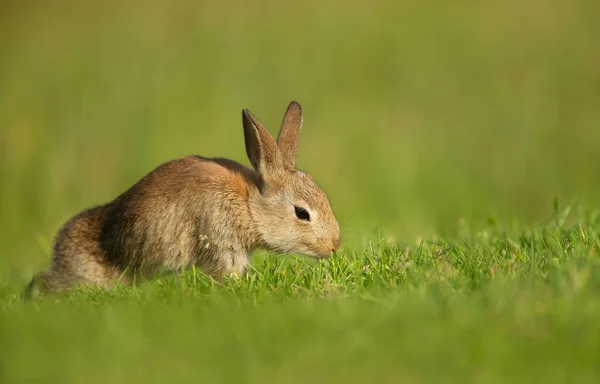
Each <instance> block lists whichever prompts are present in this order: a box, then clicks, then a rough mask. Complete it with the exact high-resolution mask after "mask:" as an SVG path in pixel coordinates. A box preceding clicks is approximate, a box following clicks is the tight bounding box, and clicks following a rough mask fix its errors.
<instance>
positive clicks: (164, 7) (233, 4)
mask: <svg viewBox="0 0 600 384" xmlns="http://www.w3.org/2000/svg"><path fill="white" fill-rule="evenodd" d="M598 15H600V3H599V2H598V1H596V0H574V1H573V0H544V1H542V0H530V1H526V2H524V1H517V0H508V1H503V2H493V1H474V0H471V1H465V0H461V1H454V2H445V1H433V0H425V1H419V2H410V1H373V2H364V1H361V2H359V1H341V0H333V1H315V0H308V1H303V2H284V1H263V0H260V1H255V2H244V1H231V0H224V1H218V2H212V1H197V2H184V1H182V2H168V1H153V2H142V1H103V2H92V1H80V2H75V1H52V2H46V1H29V2H19V1H14V0H13V1H3V2H2V4H1V5H0V159H1V160H0V172H1V173H0V175H1V183H0V217H1V222H0V280H3V281H4V283H7V282H8V283H9V284H13V283H14V284H22V283H24V282H25V280H27V279H29V278H30V277H31V275H32V274H33V273H34V272H36V271H38V270H39V269H40V268H42V267H43V266H45V265H46V264H47V263H48V262H49V257H50V247H51V244H52V238H53V236H54V234H55V232H56V231H57V229H58V228H59V226H60V225H61V224H62V223H63V222H64V221H65V220H67V219H68V218H69V217H71V216H72V215H73V214H75V213H76V212H77V211H79V210H81V209H83V208H86V207H88V206H91V205H95V204H100V203H103V202H106V201H109V200H111V199H113V198H114V197H116V195H118V194H119V193H121V192H122V191H124V190H125V189H126V188H128V187H129V186H130V185H132V184H133V183H134V182H136V181H137V180H138V179H139V178H141V177H142V176H144V175H145V174H146V173H148V172H149V171H151V170H152V169H153V168H154V167H156V166H157V165H159V164H160V163H161V162H164V161H166V160H169V159H171V158H175V157H180V156H185V155H189V154H201V155H204V156H226V157H230V158H232V159H235V160H238V161H241V162H242V163H244V164H249V162H248V161H247V159H246V155H245V150H244V142H243V134H242V127H241V112H240V111H241V109H242V108H244V107H247V108H249V109H250V110H251V111H253V112H254V113H255V114H256V115H257V116H258V117H259V118H260V119H261V120H262V121H263V122H264V123H265V125H266V126H267V127H268V128H269V129H270V130H271V132H272V133H273V134H276V132H277V129H278V126H279V123H280V121H281V118H282V116H283V112H284V110H285V108H286V106H287V104H288V103H289V101H291V100H297V101H299V102H301V103H302V105H303V107H304V130H303V132H302V137H301V142H300V149H299V154H298V160H297V163H298V166H299V168H301V169H304V170H306V171H308V172H309V173H311V174H312V175H313V176H314V177H315V179H316V180H317V182H318V183H319V184H321V185H322V186H323V187H324V189H325V190H326V191H327V193H328V194H329V196H330V199H331V201H332V203H333V206H334V209H335V211H336V213H337V215H338V218H339V221H340V224H341V226H342V228H343V230H344V241H345V244H346V245H347V246H353V245H359V244H361V243H362V242H363V241H364V239H366V238H369V237H372V236H377V235H379V234H380V233H381V234H384V235H385V236H394V237H396V239H398V240H399V241H406V242H411V243H414V241H415V238H416V237H418V236H430V235H431V234H433V233H437V234H441V235H448V234H451V233H453V231H455V230H456V228H457V225H458V224H457V223H459V222H460V221H461V220H462V219H464V220H467V221H469V222H471V223H478V222H485V221H486V220H487V219H488V217H490V216H492V217H497V218H499V219H513V218H518V219H519V220H521V221H535V220H545V219H546V218H548V217H550V216H551V215H552V212H553V211H552V206H553V201H554V199H555V198H558V200H559V201H561V202H570V201H571V199H575V198H576V199H579V201H580V202H582V203H583V204H586V205H588V206H594V204H597V203H598V201H599V200H600V199H599V197H600V177H599V176H600V175H599V171H598V165H599V164H600V65H599V63H600V49H598V48H599V45H598V43H599V41H600V24H599V23H598ZM461 218H462V219H461Z"/></svg>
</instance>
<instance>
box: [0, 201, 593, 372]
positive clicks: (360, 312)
mask: <svg viewBox="0 0 600 384" xmlns="http://www.w3.org/2000/svg"><path fill="white" fill-rule="evenodd" d="M567 213H568V212H567V211H565V212H561V214H559V215H557V217H556V218H555V219H554V220H552V221H551V222H550V223H547V224H546V225H539V226H532V227H514V226H510V227H504V226H503V225H501V224H494V225H490V226H489V227H487V228H485V229H483V230H481V231H480V232H473V233H471V232H470V231H469V228H468V226H467V227H465V228H463V229H462V231H461V234H460V235H459V236H457V237H455V238H453V239H450V240H443V239H437V240H435V241H431V240H423V241H421V242H420V243H419V244H411V245H408V246H405V245H399V244H391V243H390V241H389V240H388V241H385V240H383V239H382V241H381V242H379V243H376V244H369V245H368V246H367V247H366V248H365V249H361V250H359V249H357V250H355V251H353V250H347V249H346V250H344V251H342V252H341V253H340V254H339V255H336V256H335V257H333V258H331V259H329V260H326V261H321V262H315V261H311V260H307V259H304V258H299V259H292V258H276V257H264V256H263V257H261V256H259V257H258V258H257V260H255V264H254V266H255V267H254V269H253V270H252V271H251V272H250V273H248V275H246V276H245V277H244V278H241V279H231V280H228V281H226V282H224V283H222V284H219V283H216V282H214V281H213V280H211V279H210V278H208V277H206V276H204V275H202V274H201V273H198V271H186V272H185V273H183V274H182V275H181V276H166V277H161V278H158V279H157V280H155V281H150V282H140V283H139V284H138V285H136V286H134V287H115V289H114V290H112V291H108V292H107V291H90V290H81V291H78V292H75V293H73V294H70V295H67V296H63V297H59V298H42V299H39V300H37V301H36V302H32V303H28V304H23V303H21V302H20V301H19V298H18V295H16V296H15V295H14V294H13V293H11V292H10V291H8V290H3V291H2V296H1V297H2V300H1V301H0V313H2V315H1V316H2V323H1V327H0V361H1V362H2V364H3V366H2V368H3V377H2V378H3V379H4V380H5V381H6V382H24V381H27V380H31V379H43V380H44V381H46V382H47V381H56V382H77V381H80V380H82V378H83V377H86V381H90V382H107V381H109V382H131V381H135V382H137V381H150V382H164V381H166V380H176V381H186V382H187V381H201V382H216V381H219V382H220V381H231V382H277V383H279V382H297V383H301V382H307V381H308V380H317V381H319V382H347V381H350V382H359V381H360V382H364V381H377V382H423V381H426V382H439V381H445V380H448V381H453V382H468V381H478V382H507V381H508V382H530V381H532V380H542V381H544V382H594V381H595V380H597V379H598V376H599V375H600V372H599V371H600V369H599V368H598V364H597V362H598V361H599V359H600V350H599V349H598V345H599V343H600V326H599V325H598V324H599V323H598V320H599V318H600V278H599V276H600V259H599V258H598V253H599V252H600V215H599V214H598V212H591V213H590V212H585V211H581V212H578V213H577V214H574V215H572V216H571V217H568V216H567Z"/></svg>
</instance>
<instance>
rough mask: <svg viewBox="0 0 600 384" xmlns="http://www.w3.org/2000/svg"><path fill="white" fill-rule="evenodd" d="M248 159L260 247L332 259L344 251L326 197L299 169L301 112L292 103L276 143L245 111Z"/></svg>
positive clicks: (253, 211) (254, 219)
mask: <svg viewBox="0 0 600 384" xmlns="http://www.w3.org/2000/svg"><path fill="white" fill-rule="evenodd" d="M242 120H243V126H244V137H245V142H246V152H247V154H248V158H249V159H250V162H251V163H252V166H253V167H254V170H255V171H256V175H257V180H258V193H255V194H253V195H251V196H250V200H249V207H250V213H251V215H252V219H253V221H254V224H255V228H256V230H257V232H258V234H259V236H260V238H261V242H262V246H263V247H265V248H267V249H269V250H271V251H274V252H281V253H299V254H304V255H307V256H312V257H316V258H326V257H329V256H330V255H331V254H332V253H333V252H335V251H336V250H338V249H339V247H340V242H341V240H340V229H339V225H338V223H337V220H336V218H335V215H334V213H333V210H332V208H331V204H330V203H329V200H328V198H327V195H326V194H325V192H323V190H322V189H321V188H319V186H318V185H317V184H316V183H315V182H314V181H313V179H312V178H311V177H310V176H309V175H308V174H306V173H304V172H302V171H299V170H297V169H296V165H295V163H296V161H295V157H296V150H297V148H298V139H299V135H300V129H301V127H302V108H301V106H300V104H298V103H296V102H292V103H290V105H289V107H288V109H287V111H286V114H285V116H284V118H283V122H282V124H281V129H280V131H279V136H278V137H277V141H275V140H274V138H273V136H271V134H270V133H269V132H268V131H267V130H266V129H265V127H264V126H263V125H262V124H261V122H260V121H259V120H258V119H257V118H256V117H255V116H254V115H253V114H252V113H250V111H248V110H246V109H244V110H243V111H242Z"/></svg>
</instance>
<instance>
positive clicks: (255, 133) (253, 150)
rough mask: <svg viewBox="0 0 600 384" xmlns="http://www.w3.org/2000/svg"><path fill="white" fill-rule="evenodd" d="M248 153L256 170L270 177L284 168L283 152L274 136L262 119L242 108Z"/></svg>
mask: <svg viewBox="0 0 600 384" xmlns="http://www.w3.org/2000/svg"><path fill="white" fill-rule="evenodd" d="M242 121H243V124H244V138H245V141H246V153H247V154H248V159H250V162H251V163H252V166H253V167H254V169H255V170H256V172H257V173H258V174H259V175H261V177H263V178H268V177H269V175H270V174H273V173H275V172H277V171H279V170H281V169H282V168H283V165H282V161H281V153H280V152H279V149H278V148H277V144H276V143H275V140H274V139H273V136H271V134H270V133H269V131H267V130H266V129H265V127H264V126H263V125H262V124H261V122H260V121H258V119H257V118H256V117H255V116H254V115H253V114H252V113H251V112H250V111H249V110H247V109H243V110H242Z"/></svg>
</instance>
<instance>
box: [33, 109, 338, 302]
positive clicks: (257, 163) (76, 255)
mask: <svg viewBox="0 0 600 384" xmlns="http://www.w3.org/2000/svg"><path fill="white" fill-rule="evenodd" d="M242 122H243V127H244V137H245V142H246V153H247V154H248V158H249V159H250V162H251V163H252V166H253V167H254V170H251V169H249V168H246V167H245V166H243V165H241V164H239V163H237V162H235V161H233V160H228V159H223V158H204V157H200V156H189V157H184V158H180V159H176V160H172V161H169V162H166V163H164V164H162V165H160V166H158V167H157V168H156V169H154V170H153V171H152V172H150V173H149V174H148V175H146V176H145V177H144V178H142V179H141V180H140V181H139V182H137V183H136V184H135V185H133V186H132V187H131V188H130V189H129V190H127V191H125V192H124V193H123V194H121V195H120V196H118V197H117V198H116V199H115V200H113V201H112V202H110V203H108V204H106V205H102V206H98V207H95V208H91V209H88V210H85V211H83V212H81V213H79V214H78V215H76V216H75V217H73V218H72V219H70V220H69V221H68V222H67V223H66V224H65V225H64V226H63V227H62V229H61V230H60V231H59V233H58V235H57V237H56V240H55V244H54V250H53V261H52V265H51V268H50V270H49V271H47V272H45V273H42V274H40V275H38V276H36V277H35V278H34V279H33V280H32V281H31V283H30V284H29V286H28V288H27V292H26V295H27V296H30V295H31V294H32V292H33V291H35V293H36V294H39V293H42V292H65V291H68V290H69V289H71V288H73V287H74V286H76V285H95V286H97V287H103V288H110V287H111V286H113V284H115V282H117V281H120V282H121V283H130V282H131V281H132V280H133V276H134V275H135V273H141V274H142V275H144V276H149V275H150V276H152V275H153V274H156V273H157V272H158V271H159V270H160V269H167V270H181V269H184V268H187V267H190V266H193V265H196V266H198V267H200V268H201V269H202V270H204V271H205V272H206V273H207V274H209V275H211V276H213V277H214V278H216V279H219V278H222V277H224V276H227V275H232V274H236V275H241V274H243V273H244V272H245V270H246V268H247V267H248V265H249V263H250V254H251V252H252V251H253V250H254V249H256V248H262V249H266V250H269V251H272V252H278V253H298V254H304V255H308V256H312V257H316V258H326V257H329V256H330V255H331V253H332V252H335V251H336V250H337V249H338V248H339V247H340V231H339V226H338V223H337V221H336V218H335V216H334V214H333V212H332V209H331V205H330V203H329V200H328V198H327V196H326V194H325V192H323V191H322V190H321V189H320V188H319V187H318V186H317V184H316V183H315V182H314V181H313V179H312V178H311V177H310V176H309V175H307V174H306V173H303V172H301V171H299V170H296V168H295V154H296V149H297V147H298V137H299V134H300V129H301V126H302V109H301V107H300V104H298V103H296V102H292V103H290V105H289V107H288V108H287V111H286V113H285V116H284V119H283V122H282V125H281V129H280V132H279V136H278V138H277V141H275V140H274V139H273V137H272V136H271V135H270V134H269V132H268V131H267V130H266V129H265V128H264V126H263V125H262V124H261V123H260V121H259V120H258V119H257V118H256V117H255V116H254V115H252V113H250V112H249V111H248V110H246V109H244V110H242Z"/></svg>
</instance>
